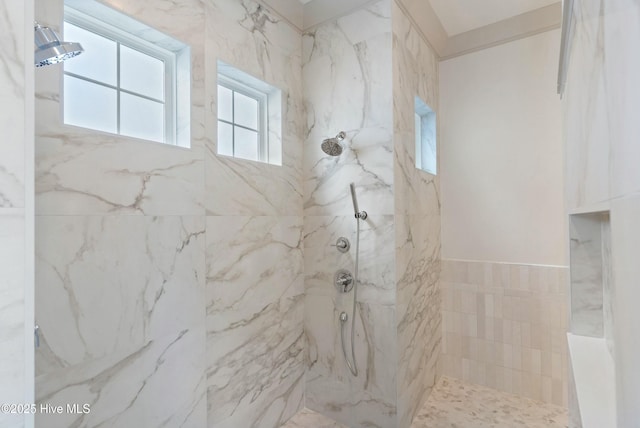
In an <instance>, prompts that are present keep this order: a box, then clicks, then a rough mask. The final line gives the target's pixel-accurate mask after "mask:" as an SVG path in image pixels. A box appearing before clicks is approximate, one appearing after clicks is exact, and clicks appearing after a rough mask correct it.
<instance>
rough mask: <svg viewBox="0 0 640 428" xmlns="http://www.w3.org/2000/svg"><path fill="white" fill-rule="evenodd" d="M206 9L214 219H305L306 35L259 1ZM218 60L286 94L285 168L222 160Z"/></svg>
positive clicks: (224, 2)
mask: <svg viewBox="0 0 640 428" xmlns="http://www.w3.org/2000/svg"><path fill="white" fill-rule="evenodd" d="M205 9H206V16H207V28H206V53H207V62H206V69H207V77H206V82H207V85H206V86H207V91H206V103H207V111H206V117H207V121H206V124H207V126H206V132H207V143H206V144H207V150H206V180H205V183H206V198H205V201H206V210H207V214H208V215H220V216H225V215H271V216H291V215H301V214H302V185H301V179H302V144H301V140H302V132H303V131H302V125H303V120H304V116H303V104H302V80H301V77H300V67H301V46H300V33H299V32H298V30H296V29H295V28H294V27H292V26H291V25H290V24H289V23H287V22H286V21H283V20H281V18H279V16H278V15H276V14H275V13H273V12H271V11H270V10H268V9H266V8H265V7H264V6H262V5H260V4H259V3H257V2H254V1H250V0H243V1H237V0H216V1H210V2H206V3H205ZM218 60H221V61H223V62H225V63H227V64H229V65H231V66H233V67H235V68H237V69H240V70H242V71H244V72H246V73H248V74H250V75H252V76H254V77H257V78H258V79H260V80H263V81H265V82H267V83H268V84H270V85H272V86H275V87H277V88H279V89H280V90H281V91H282V135H281V136H280V137H281V141H282V166H276V165H270V164H266V163H261V162H252V161H246V160H240V159H234V158H232V157H227V156H218V155H217V143H216V138H217V120H216V118H217V104H216V97H217V86H216V85H217V79H216V70H217V69H216V63H217V61H218Z"/></svg>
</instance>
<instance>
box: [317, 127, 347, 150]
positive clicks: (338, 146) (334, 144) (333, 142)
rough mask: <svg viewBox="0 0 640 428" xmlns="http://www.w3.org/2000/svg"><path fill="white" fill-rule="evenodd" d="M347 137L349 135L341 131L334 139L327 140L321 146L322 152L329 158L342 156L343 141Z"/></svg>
mask: <svg viewBox="0 0 640 428" xmlns="http://www.w3.org/2000/svg"><path fill="white" fill-rule="evenodd" d="M346 136H347V134H346V133H345V132H344V131H340V132H339V133H338V135H336V136H335V137H334V138H327V139H326V140H324V141H323V142H322V145H321V146H320V147H321V148H322V151H323V152H325V153H326V154H328V155H329V156H340V154H342V140H344V139H345V137H346Z"/></svg>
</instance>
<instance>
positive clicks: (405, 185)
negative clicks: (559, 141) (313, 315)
mask: <svg viewBox="0 0 640 428" xmlns="http://www.w3.org/2000/svg"><path fill="white" fill-rule="evenodd" d="M392 16H393V97H394V98H393V99H394V102H393V106H394V109H393V118H394V137H393V138H394V195H395V198H394V201H395V204H394V205H395V210H394V214H395V234H396V236H395V245H396V299H397V300H396V322H397V328H398V333H397V334H398V339H397V347H398V356H399V357H398V358H399V361H398V383H397V391H398V425H397V426H399V427H408V426H409V425H410V424H411V421H412V419H413V417H414V416H415V414H416V412H417V411H418V410H419V409H420V408H421V407H422V405H423V404H424V402H425V401H426V399H427V397H428V396H429V394H430V392H431V390H432V389H433V386H434V385H435V383H436V381H437V377H438V362H439V358H440V352H441V350H440V347H441V338H442V333H441V318H442V315H441V303H440V300H441V299H440V289H439V277H440V195H439V190H440V184H439V178H438V176H434V175H431V174H429V173H426V172H424V171H422V170H419V169H417V168H416V167H415V164H416V161H415V120H414V104H415V103H414V99H415V97H416V96H419V97H420V98H421V99H422V100H423V101H424V102H426V103H427V105H429V107H431V109H432V110H433V111H434V112H436V114H437V113H438V60H437V57H436V55H435V53H434V52H433V50H432V49H431V47H430V46H429V44H428V43H427V42H426V41H425V40H424V38H423V37H422V36H421V33H420V32H419V31H418V30H417V29H416V27H415V26H414V23H413V22H412V21H411V20H410V19H409V17H408V16H406V15H405V13H404V10H403V9H402V8H400V7H399V6H398V5H397V4H396V2H393V10H392Z"/></svg>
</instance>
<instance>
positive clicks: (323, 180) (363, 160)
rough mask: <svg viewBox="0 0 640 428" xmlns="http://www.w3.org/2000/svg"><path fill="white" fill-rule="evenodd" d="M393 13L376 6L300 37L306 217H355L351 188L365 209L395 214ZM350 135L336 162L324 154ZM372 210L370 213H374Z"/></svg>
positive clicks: (385, 4) (386, 4) (387, 5)
mask: <svg viewBox="0 0 640 428" xmlns="http://www.w3.org/2000/svg"><path fill="white" fill-rule="evenodd" d="M390 64H391V11H390V3H389V2H388V1H380V2H376V3H374V4H372V5H369V6H367V7H364V8H362V9H359V10H357V11H355V12H353V13H351V14H348V15H346V16H343V17H341V18H339V19H337V20H335V21H331V22H328V23H326V24H323V25H320V26H319V27H317V28H316V29H315V30H313V31H311V32H307V33H305V34H304V35H303V66H302V76H303V81H304V97H305V109H306V115H307V117H306V129H307V131H306V132H307V135H306V142H305V151H304V156H305V159H304V165H305V175H304V209H305V215H306V216H315V215H347V214H350V213H352V212H353V207H352V204H351V200H350V198H351V197H350V194H349V183H350V182H355V184H356V186H357V188H358V200H359V203H360V206H361V209H367V208H366V207H376V210H377V211H376V213H377V214H378V215H386V214H393V155H392V153H393V143H392V138H393V135H392V132H393V128H392V127H393V122H392V117H393V116H392V110H391V108H392V92H391V85H390V82H391V65H390ZM340 131H345V132H346V133H347V137H346V139H345V141H343V144H344V146H345V150H344V152H343V153H342V155H341V156H340V157H339V158H332V157H329V156H327V155H326V154H324V153H323V152H322V150H321V149H320V144H321V143H322V141H323V140H324V139H325V138H330V137H334V136H335V135H336V134H337V133H338V132H340ZM369 209H371V208H369Z"/></svg>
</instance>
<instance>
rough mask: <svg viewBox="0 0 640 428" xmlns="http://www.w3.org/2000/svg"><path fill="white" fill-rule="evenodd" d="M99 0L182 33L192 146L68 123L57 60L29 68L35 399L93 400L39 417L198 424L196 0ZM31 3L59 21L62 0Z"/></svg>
mask: <svg viewBox="0 0 640 428" xmlns="http://www.w3.org/2000/svg"><path fill="white" fill-rule="evenodd" d="M105 3H106V4H107V5H111V6H112V7H114V8H116V9H119V10H121V11H122V12H123V13H125V14H128V15H130V16H133V17H135V18H137V19H139V20H141V21H142V22H144V23H146V24H148V25H150V26H153V27H155V28H157V29H158V30H160V31H162V32H164V33H167V34H170V35H171V36H173V37H175V38H177V39H179V40H182V41H183V42H185V43H188V44H189V45H190V46H191V55H192V64H191V67H192V81H191V83H192V97H191V100H192V105H191V118H192V122H191V136H192V140H191V148H190V149H183V148H179V147H174V146H169V145H164V144H156V143H150V142H146V141H140V140H135V139H131V138H126V137H119V136H115V135H109V134H104V133H100V132H94V131H91V130H87V129H82V128H77V127H71V126H65V125H63V124H62V123H61V113H60V112H61V96H60V91H61V84H60V82H61V81H62V78H61V77H62V76H61V73H62V71H63V68H62V67H48V68H46V69H43V70H42V73H40V74H39V75H38V79H37V82H36V83H37V87H36V146H37V147H36V296H35V297H36V320H37V322H38V323H39V324H40V327H41V332H42V336H41V337H42V340H41V346H40V348H38V349H37V351H36V401H37V402H48V403H52V404H61V405H64V404H66V403H89V404H91V413H89V414H86V415H69V414H63V415H53V414H48V415H47V414H38V415H37V416H36V426H47V427H67V426H71V425H74V426H98V425H100V426H160V425H162V424H166V425H170V426H180V427H182V426H184V427H188V426H194V427H195V426H204V425H205V424H206V396H205V394H206V376H205V373H206V372H205V304H204V302H205V273H206V271H205V217H204V214H205V212H204V179H203V178H204V149H205V139H204V102H205V98H204V37H203V34H204V16H205V15H204V8H203V5H202V3H201V2H200V1H199V0H180V1H179V2H168V1H167V2H150V1H145V0H137V1H134V2H127V4H123V3H122V2H116V1H114V2H105ZM36 17H37V18H38V20H39V21H41V22H43V23H45V24H47V25H50V26H51V27H53V28H55V29H59V28H60V26H61V23H62V20H63V1H62V0H56V1H42V0H38V1H37V2H36ZM168 17H170V19H168ZM176 372H179V373H180V376H176V375H175V373H176ZM169 391H171V393H170V394H169V393H168V392H169Z"/></svg>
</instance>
